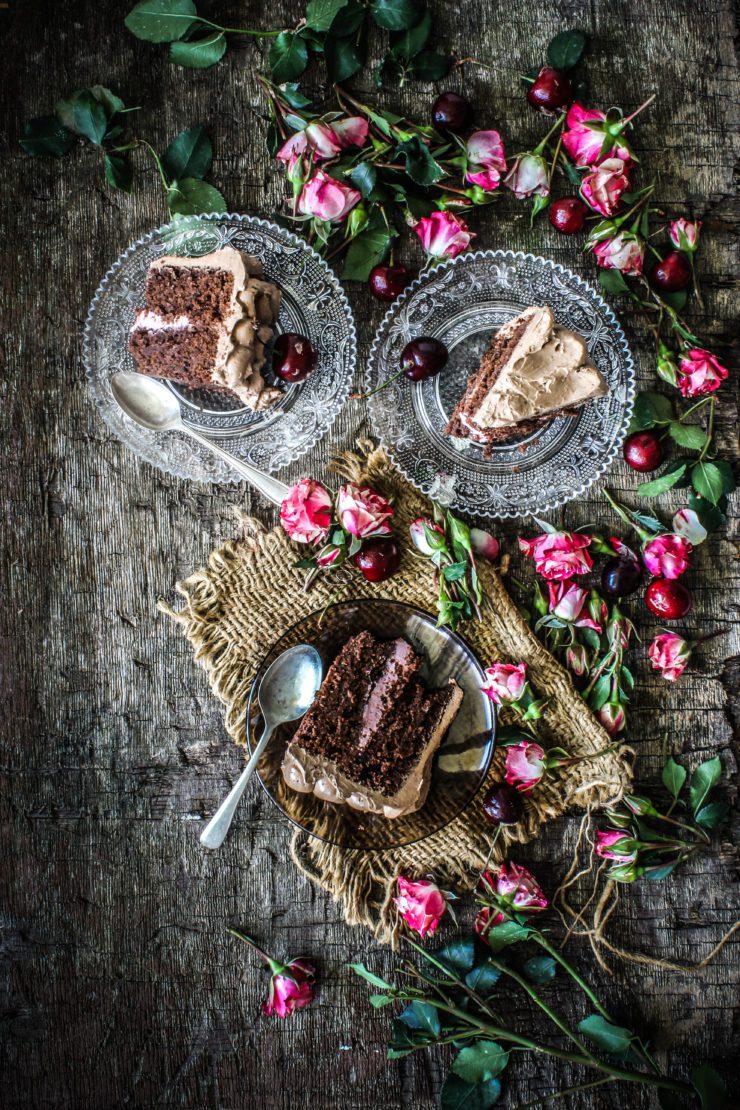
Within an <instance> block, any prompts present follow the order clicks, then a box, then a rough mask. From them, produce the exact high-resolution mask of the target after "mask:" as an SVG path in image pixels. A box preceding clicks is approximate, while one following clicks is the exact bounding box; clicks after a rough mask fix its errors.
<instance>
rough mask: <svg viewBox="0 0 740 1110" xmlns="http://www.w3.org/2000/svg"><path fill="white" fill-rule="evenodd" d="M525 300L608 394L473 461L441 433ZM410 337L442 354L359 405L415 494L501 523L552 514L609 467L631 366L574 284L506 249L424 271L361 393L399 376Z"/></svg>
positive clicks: (562, 272) (627, 407) (586, 294)
mask: <svg viewBox="0 0 740 1110" xmlns="http://www.w3.org/2000/svg"><path fill="white" fill-rule="evenodd" d="M529 305H549V307H550V308H551V309H552V311H553V313H554V315H555V319H556V320H557V321H558V323H559V324H562V325H563V326H565V327H567V328H570V329H572V330H573V331H576V332H579V333H580V334H581V335H582V336H583V337H584V339H585V340H586V343H587V345H588V349H589V353H590V356H591V359H592V360H593V362H594V364H595V365H596V366H597V367H598V368H599V370H600V371H601V372H602V374H603V375H604V377H605V378H606V381H607V385H608V393H607V395H606V396H605V397H602V398H599V399H598V400H595V401H591V402H589V403H588V404H587V405H585V406H584V407H583V408H582V409H581V410H580V411H579V414H578V416H576V417H557V418H555V419H554V420H551V421H550V422H549V423H548V424H546V425H544V426H543V427H541V428H540V429H538V431H537V432H535V433H533V434H532V435H528V436H523V437H521V438H520V439H517V440H511V441H509V442H507V443H504V444H499V445H497V446H494V447H493V450H492V454H491V457H490V458H484V456H483V450H482V448H481V447H480V446H477V445H475V444H472V443H470V442H468V441H467V440H461V439H451V438H449V437H448V436H445V435H444V434H443V429H444V427H445V424H446V423H447V420H448V419H449V416H450V414H451V412H452V409H453V408H454V406H455V404H456V403H457V401H458V400H459V398H460V397H461V396H462V394H463V392H464V390H465V385H466V382H467V379H468V377H469V375H470V374H471V373H472V371H473V370H474V369H475V367H476V366H477V365H478V362H479V360H480V357H481V355H482V354H483V352H484V351H485V350H486V348H487V346H488V343H489V341H490V338H491V335H492V334H493V333H494V332H495V331H496V330H497V329H498V328H499V327H501V325H502V324H504V323H506V321H507V320H510V319H511V318H512V317H514V316H516V315H518V313H520V312H521V311H522V310H523V309H524V308H526V307H528V306H529ZM420 335H428V336H433V337H435V338H437V339H441V340H442V342H443V343H445V344H446V346H447V347H448V349H449V352H450V358H449V361H448V363H447V365H446V366H445V368H444V370H443V371H442V373H441V374H439V375H437V377H435V378H430V379H429V380H428V381H426V382H421V383H418V384H412V383H410V382H409V381H408V380H407V379H405V378H400V379H398V380H397V381H396V382H393V383H392V384H391V385H389V386H388V387H387V388H386V389H384V390H382V391H381V392H380V393H378V394H376V395H375V396H374V397H371V398H370V401H369V407H370V420H371V423H372V426H373V430H374V431H375V434H376V435H377V436H378V438H379V439H380V440H381V442H382V443H383V446H384V447H385V448H386V450H387V451H388V453H389V455H390V456H391V458H392V459H393V461H394V463H395V464H396V466H397V467H398V468H399V470H401V471H402V472H403V474H405V475H406V477H407V478H408V479H409V481H411V482H412V483H413V485H415V486H416V487H417V489H420V490H421V491H422V492H423V493H426V494H428V495H429V496H430V497H433V498H434V499H435V500H437V501H440V502H441V503H443V504H446V505H449V506H450V507H454V508H456V509H459V510H461V511H463V512H466V513H470V514H472V515H474V516H481V517H498V518H510V517H519V516H526V515H527V514H528V513H537V514H542V513H546V512H550V511H552V510H553V509H556V508H558V507H559V506H560V505H563V504H565V502H566V501H570V500H572V499H573V498H574V497H579V496H580V495H581V494H583V493H584V492H585V491H586V490H587V489H588V488H589V487H590V486H591V485H593V483H594V482H596V481H597V480H598V479H599V478H600V477H601V476H602V475H603V474H604V473H605V472H606V470H607V469H608V468H609V466H610V465H611V463H612V462H613V460H614V458H615V456H616V454H617V451H618V450H619V447H620V445H621V443H622V440H623V439H624V436H625V434H626V430H627V425H628V423H629V419H630V416H631V413H632V405H633V401H634V395H635V375H634V366H633V362H632V356H631V354H630V350H629V347H628V345H627V341H626V339H625V337H624V333H623V331H622V329H621V327H620V326H619V323H618V321H617V319H616V317H615V315H614V313H613V312H612V310H611V309H610V308H609V306H608V305H607V304H606V303H605V302H604V301H603V300H602V298H601V296H600V295H599V294H598V293H597V292H596V290H595V289H593V288H592V287H591V286H590V285H589V284H588V283H587V282H585V281H583V279H582V278H579V277H578V276H577V275H576V274H573V273H571V271H570V270H566V269H565V268H564V267H563V266H560V265H557V264H556V263H554V262H550V261H547V260H546V259H544V258H535V257H534V255H531V254H522V253H521V252H516V253H515V252H513V251H478V252H476V253H474V254H463V255H460V256H459V257H458V258H456V259H454V260H452V261H449V262H446V263H444V264H442V265H440V266H436V267H435V268H434V269H432V270H429V271H426V272H425V273H424V274H422V275H421V276H420V277H419V278H417V280H416V281H415V282H413V283H412V284H411V285H410V286H409V287H408V289H406V290H405V291H404V293H402V295H401V296H400V297H399V299H398V300H397V301H396V302H395V303H394V304H393V305H392V306H391V308H390V309H389V310H388V312H387V314H386V316H385V318H384V319H383V321H382V323H381V325H380V327H379V329H378V332H377V335H376V337H375V341H374V343H373V346H372V350H371V352H370V359H369V363H368V368H367V371H366V375H365V387H366V390H371V389H373V388H375V387H376V386H377V385H379V384H380V382H382V381H384V380H385V379H386V378H387V377H390V375H391V374H393V373H394V372H395V371H396V370H397V369H398V366H399V359H400V354H401V351H402V350H403V348H404V346H405V344H406V343H407V342H408V341H409V340H410V339H413V338H414V337H415V336H420Z"/></svg>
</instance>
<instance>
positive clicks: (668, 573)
mask: <svg viewBox="0 0 740 1110" xmlns="http://www.w3.org/2000/svg"><path fill="white" fill-rule="evenodd" d="M690 554H691V544H690V543H689V541H688V540H686V539H684V537H683V536H676V535H674V534H673V533H672V532H668V533H667V534H666V535H664V536H656V537H655V539H654V540H648V542H647V543H646V544H645V546H644V547H643V549H642V558H643V561H644V563H645V566H646V567H647V569H648V570H649V571H650V573H651V574H654V575H655V576H656V578H680V577H681V575H682V574H683V573H684V572H685V571H686V570H688V566H689V558H688V557H689V555H690Z"/></svg>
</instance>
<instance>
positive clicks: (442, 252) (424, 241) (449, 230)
mask: <svg viewBox="0 0 740 1110" xmlns="http://www.w3.org/2000/svg"><path fill="white" fill-rule="evenodd" d="M414 231H415V233H416V234H417V235H418V237H419V241H420V242H421V245H422V247H423V248H424V250H425V251H426V253H427V255H428V257H429V258H457V256H458V254H462V252H463V251H465V250H467V249H468V247H469V246H470V244H471V242H472V240H473V239H474V238H475V236H474V235H473V233H472V231H470V230H469V228H468V227H467V225H466V224H465V223H464V222H463V220H461V219H460V218H459V217H458V216H454V215H453V214H452V213H451V212H432V213H431V215H429V216H422V218H421V219H420V220H419V222H418V223H417V224H414Z"/></svg>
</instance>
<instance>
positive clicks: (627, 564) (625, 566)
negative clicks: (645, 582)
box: [601, 555, 642, 597]
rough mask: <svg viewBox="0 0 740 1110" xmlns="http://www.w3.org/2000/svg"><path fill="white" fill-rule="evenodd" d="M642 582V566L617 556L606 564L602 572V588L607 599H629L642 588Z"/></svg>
mask: <svg viewBox="0 0 740 1110" xmlns="http://www.w3.org/2000/svg"><path fill="white" fill-rule="evenodd" d="M641 582H642V568H641V566H640V564H639V563H635V562H633V561H632V559H620V558H619V557H618V556H617V555H615V556H614V558H613V559H609V560H608V561H607V562H606V563H605V564H604V569H603V570H602V572H601V588H602V590H603V591H604V593H605V594H606V596H607V597H628V596H629V595H630V594H633V593H634V592H635V590H637V589H639V588H640V584H641Z"/></svg>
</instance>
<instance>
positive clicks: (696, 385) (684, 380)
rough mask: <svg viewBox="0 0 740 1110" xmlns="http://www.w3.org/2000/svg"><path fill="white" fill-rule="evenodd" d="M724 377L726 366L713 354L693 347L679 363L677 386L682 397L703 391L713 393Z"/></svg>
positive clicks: (695, 394)
mask: <svg viewBox="0 0 740 1110" xmlns="http://www.w3.org/2000/svg"><path fill="white" fill-rule="evenodd" d="M726 377H727V367H726V366H723V365H722V363H721V362H719V361H718V360H717V359H716V358H715V357H714V355H713V354H710V352H709V351H705V350H703V348H701V347H693V348H692V349H691V350H690V351H689V352H688V354H686V355H684V356H683V358H682V359H681V361H680V363H679V367H678V388H679V389H680V390H681V393H682V394H683V395H684V397H701V396H702V395H703V394H704V393H714V391H715V389H719V387H720V386H721V385H722V382H723V381H724V380H725V378H726Z"/></svg>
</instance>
